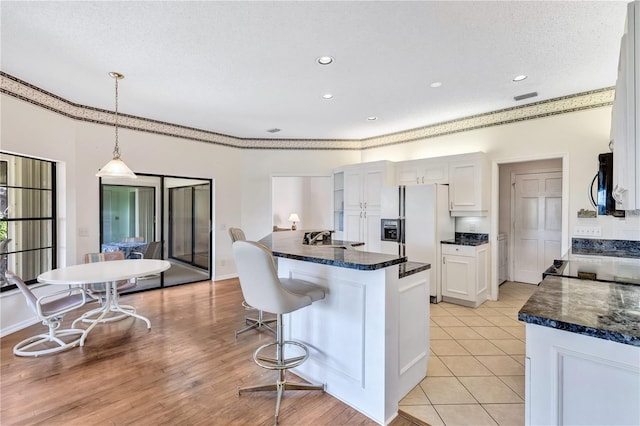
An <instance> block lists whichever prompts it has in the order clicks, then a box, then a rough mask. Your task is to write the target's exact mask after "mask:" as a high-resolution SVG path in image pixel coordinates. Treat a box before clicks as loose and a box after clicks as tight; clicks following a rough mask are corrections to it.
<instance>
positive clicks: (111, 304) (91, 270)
mask: <svg viewBox="0 0 640 426" xmlns="http://www.w3.org/2000/svg"><path fill="white" fill-rule="evenodd" d="M170 267H171V263H169V262H167V261H166V260H156V259H127V260H112V261H108V262H95V263H83V264H80V265H73V266H67V267H64V268H58V269H53V270H51V271H48V272H44V273H42V274H40V275H38V282H41V283H43V284H54V285H55V284H58V285H69V284H78V285H86V284H93V283H105V302H104V305H103V306H102V307H101V308H99V309H98V312H99V313H100V315H99V316H98V317H97V318H96V319H95V320H91V321H90V322H91V325H89V327H88V328H87V329H86V330H85V332H84V335H83V336H82V338H81V339H80V346H84V341H85V339H86V337H87V335H88V334H89V332H90V331H91V330H92V329H93V328H94V327H95V326H96V324H98V323H100V322H101V321H102V320H103V318H104V317H105V316H106V315H107V313H109V312H118V313H120V314H123V315H127V316H132V317H135V318H138V319H140V320H142V321H144V322H146V323H147V328H151V322H150V321H149V319H148V318H146V317H144V316H142V315H140V314H138V313H136V311H135V309H133V310H132V309H123V308H122V307H121V306H120V305H119V303H118V291H117V285H116V283H117V282H118V281H121V280H128V279H131V278H136V277H142V276H145V275H151V274H157V273H160V272H163V271H166V270H167V269H169V268H170ZM127 307H128V308H130V307H129V306H127ZM91 312H93V311H91ZM85 315H86V314H85ZM82 318H83V317H80V318H79V319H78V320H81V319H82ZM78 320H76V321H78ZM76 321H74V323H75V322H76Z"/></svg>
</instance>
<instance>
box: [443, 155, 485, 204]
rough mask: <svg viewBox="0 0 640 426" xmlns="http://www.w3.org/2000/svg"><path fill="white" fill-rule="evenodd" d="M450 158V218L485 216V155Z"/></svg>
mask: <svg viewBox="0 0 640 426" xmlns="http://www.w3.org/2000/svg"><path fill="white" fill-rule="evenodd" d="M450 158H452V160H450V161H449V211H450V212H451V216H485V215H486V214H487V211H488V208H489V163H488V161H487V158H486V155H485V154H484V153H482V152H476V153H473V154H464V155H459V156H455V157H450ZM453 158H455V159H453Z"/></svg>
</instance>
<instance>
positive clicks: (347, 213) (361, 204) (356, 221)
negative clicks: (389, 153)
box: [334, 161, 394, 252]
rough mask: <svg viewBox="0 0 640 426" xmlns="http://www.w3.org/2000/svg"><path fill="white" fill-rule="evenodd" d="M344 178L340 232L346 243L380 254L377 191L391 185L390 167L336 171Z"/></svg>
mask: <svg viewBox="0 0 640 426" xmlns="http://www.w3.org/2000/svg"><path fill="white" fill-rule="evenodd" d="M339 173H343V179H344V193H343V196H344V211H343V217H344V233H343V238H344V239H345V240H347V241H362V242H364V243H365V245H364V246H363V247H362V250H365V251H371V252H379V251H380V209H381V204H380V192H381V190H382V187H383V186H385V185H393V178H394V168H393V165H392V163H390V162H388V161H377V162H374V163H363V164H356V165H351V166H346V167H343V168H341V169H338V170H337V171H336V172H335V174H334V176H335V175H337V174H339Z"/></svg>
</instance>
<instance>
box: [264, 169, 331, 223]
mask: <svg viewBox="0 0 640 426" xmlns="http://www.w3.org/2000/svg"><path fill="white" fill-rule="evenodd" d="M271 182H272V202H271V205H272V215H273V225H275V226H278V227H280V228H290V227H291V222H289V215H290V214H291V213H297V214H298V217H299V218H300V222H297V223H296V227H297V229H332V226H333V224H332V217H331V211H332V210H331V209H332V204H331V203H332V198H331V195H332V194H333V192H332V191H333V187H332V179H331V177H330V176H274V177H273V178H272V180H271Z"/></svg>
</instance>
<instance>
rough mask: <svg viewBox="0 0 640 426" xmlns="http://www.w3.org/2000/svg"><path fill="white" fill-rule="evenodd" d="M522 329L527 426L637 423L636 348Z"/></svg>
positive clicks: (639, 362)
mask: <svg viewBox="0 0 640 426" xmlns="http://www.w3.org/2000/svg"><path fill="white" fill-rule="evenodd" d="M526 326H527V331H526V332H527V343H526V344H527V350H526V351H527V357H526V359H525V363H526V367H525V371H526V373H525V387H526V390H525V424H526V425H638V424H640V405H639V401H640V347H637V346H632V345H626V344H623V343H618V342H612V341H609V340H604V339H599V338H596V337H590V336H585V335H582V334H576V333H571V332H568V331H564V330H558V329H555V328H551V327H545V326H542V325H537V324H530V323H527V325H526Z"/></svg>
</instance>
